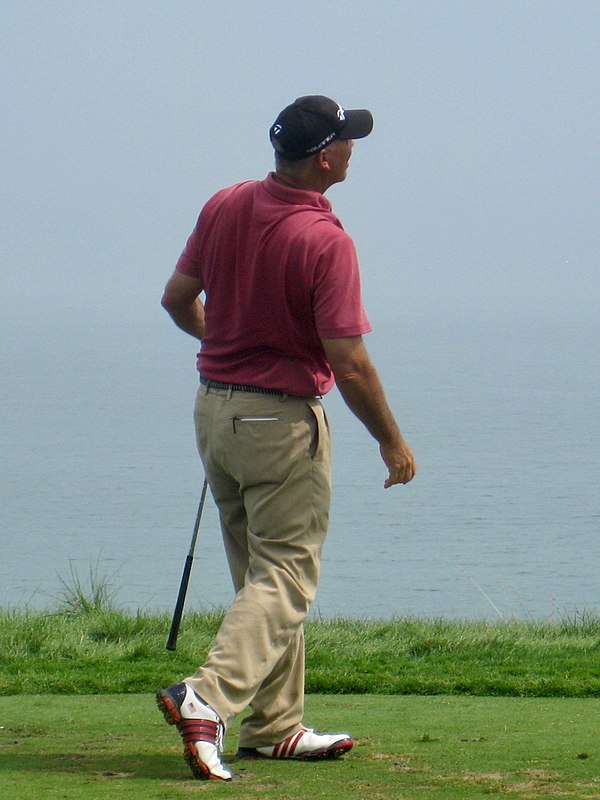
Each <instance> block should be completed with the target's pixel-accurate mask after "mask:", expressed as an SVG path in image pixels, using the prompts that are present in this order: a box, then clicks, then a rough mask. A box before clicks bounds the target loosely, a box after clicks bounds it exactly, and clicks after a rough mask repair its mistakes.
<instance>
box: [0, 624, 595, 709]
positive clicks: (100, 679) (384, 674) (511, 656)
mask: <svg viewBox="0 0 600 800" xmlns="http://www.w3.org/2000/svg"><path fill="white" fill-rule="evenodd" d="M220 619H221V614H220V613H202V614H189V615H187V616H186V618H185V619H184V623H183V627H182V630H181V633H180V638H179V643H178V648H177V651H176V652H175V653H171V652H168V651H166V650H165V642H166V639H167V633H168V629H169V624H170V619H169V617H168V616H167V615H149V614H141V613H140V614H136V615H131V614H127V613H125V612H122V611H118V610H112V609H95V608H90V609H85V610H79V611H60V612H48V613H42V612H6V611H0V694H2V695H11V694H17V693H26V694H40V693H65V694H96V693H109V694H114V693H117V694H123V693H145V692H151V691H152V690H153V689H155V688H156V687H157V686H160V685H166V684H169V683H172V682H173V681H174V680H175V679H179V678H181V677H183V676H186V675H188V674H190V673H191V672H193V671H194V669H195V668H196V666H197V665H198V663H199V662H201V661H202V659H203V657H204V655H205V653H206V651H207V649H208V647H209V645H210V642H211V640H212V638H213V636H214V634H215V632H216V630H217V628H218V626H219V622H220ZM306 663H307V674H306V689H307V692H308V693H327V694H389V695H391V694H423V695H426V694H431V695H435V694H438V695H439V694H444V695H457V694H470V695H480V696H485V695H496V696H521V697H527V696H529V697H561V696H562V697H594V696H596V697H597V696H600V619H599V618H597V617H592V616H581V617H576V618H571V619H564V620H561V621H555V622H547V623H543V624H542V623H532V622H517V621H503V622H496V623H484V622H456V621H446V620H438V621H427V620H421V619H396V620H387V621H370V622H369V621H357V620H332V621H318V622H317V621H311V622H309V623H308V624H307V626H306Z"/></svg>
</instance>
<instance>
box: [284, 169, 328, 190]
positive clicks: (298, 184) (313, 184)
mask: <svg viewBox="0 0 600 800" xmlns="http://www.w3.org/2000/svg"><path fill="white" fill-rule="evenodd" d="M273 177H274V178H275V180H276V181H278V182H279V183H282V184H283V185H284V186H289V187H290V188H292V189H302V190H304V191H308V192H319V194H325V192H326V191H327V189H328V188H329V186H328V185H327V184H325V183H324V181H323V179H322V178H321V180H319V178H318V176H315V175H310V174H308V175H293V176H292V175H288V174H287V173H284V172H278V171H277V170H276V171H275V172H274V173H273Z"/></svg>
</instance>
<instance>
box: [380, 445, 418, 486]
mask: <svg viewBox="0 0 600 800" xmlns="http://www.w3.org/2000/svg"><path fill="white" fill-rule="evenodd" d="M379 452H380V453H381V457H382V459H383V461H384V463H385V465H386V466H387V468H388V470H389V475H388V477H387V478H386V480H385V482H384V484H383V486H384V488H385V489H389V488H390V486H394V485H395V484H397V483H408V482H409V481H412V479H413V478H414V477H415V475H416V473H417V465H416V464H415V457H414V456H413V454H412V450H411V449H410V447H409V446H408V445H407V444H406V442H405V441H402V442H401V444H400V445H399V446H398V447H387V446H385V445H380V447H379Z"/></svg>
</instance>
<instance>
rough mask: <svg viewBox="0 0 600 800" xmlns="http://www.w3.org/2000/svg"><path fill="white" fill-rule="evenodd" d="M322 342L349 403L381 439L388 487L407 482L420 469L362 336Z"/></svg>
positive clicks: (368, 428) (378, 439)
mask: <svg viewBox="0 0 600 800" xmlns="http://www.w3.org/2000/svg"><path fill="white" fill-rule="evenodd" d="M321 342H322V344H323V349H324V350H325V356H326V357H327V360H328V361H329V364H330V365H331V368H332V370H333V374H334V375H335V380H336V383H337V385H338V388H339V390H340V392H341V394H342V397H343V398H344V400H345V401H346V404H347V406H348V407H349V408H350V410H351V411H352V413H353V414H354V415H355V416H356V417H358V419H359V420H360V421H361V422H362V423H363V424H364V425H365V427H366V428H367V430H368V431H369V433H371V435H372V436H373V437H374V438H375V439H376V440H377V441H378V442H379V452H380V453H381V457H382V459H383V461H384V463H385V465H386V466H387V468H388V470H389V475H388V477H387V479H386V481H385V483H384V486H385V488H386V489H387V488H388V487H390V486H393V485H394V484H396V483H408V482H409V481H411V480H412V479H413V478H414V476H415V473H416V471H417V467H416V464H415V459H414V456H413V454H412V451H411V449H410V447H409V446H408V445H407V444H406V442H405V441H404V439H403V437H402V434H401V433H400V428H399V427H398V424H397V423H396V420H395V419H394V415H393V414H392V412H391V409H390V407H389V406H388V404H387V400H386V399H385V393H384V390H383V386H382V384H381V380H380V379H379V376H378V374H377V371H376V370H375V367H374V366H373V364H372V363H371V360H370V358H369V354H368V353H367V349H366V347H365V345H364V342H363V340H362V336H348V337H343V338H340V339H321Z"/></svg>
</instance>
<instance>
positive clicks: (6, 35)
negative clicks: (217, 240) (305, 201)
mask: <svg viewBox="0 0 600 800" xmlns="http://www.w3.org/2000/svg"><path fill="white" fill-rule="evenodd" d="M0 29H1V30H2V47H1V50H0V52H1V58H2V62H3V64H2V72H1V77H0V81H1V87H2V108H3V113H2V122H1V123H0V124H1V126H2V143H3V147H2V152H3V155H2V162H3V163H2V189H3V191H2V220H1V225H2V261H3V265H2V270H3V280H2V286H3V289H2V293H1V296H0V309H2V312H3V318H4V320H5V323H6V321H7V319H11V320H12V319H13V317H14V316H17V317H18V318H19V319H20V324H21V325H23V326H26V325H27V324H28V323H32V324H33V323H34V322H35V321H36V320H39V319H41V318H43V319H46V318H47V317H48V318H53V319H55V320H56V319H61V320H64V321H65V322H66V323H68V321H69V319H70V317H71V315H72V317H73V320H75V319H76V318H79V317H80V316H81V313H80V312H83V314H84V315H90V316H91V317H92V318H93V315H94V314H96V313H97V314H101V315H102V316H103V318H104V317H105V316H106V314H108V315H109V317H111V316H114V317H115V318H117V317H123V315H125V316H129V315H132V314H135V315H136V318H139V317H140V316H141V318H142V319H145V318H146V317H147V318H148V319H150V318H152V319H154V317H155V316H156V318H158V316H159V315H160V313H161V312H160V310H159V309H158V307H157V302H158V297H159V296H160V292H161V290H162V286H163V284H164V282H165V280H166V278H167V277H168V274H169V273H170V271H171V269H172V267H173V265H174V263H175V260H176V258H177V256H178V254H179V252H180V250H181V248H182V247H183V244H184V242H185V238H186V237H187V235H188V233H189V231H190V230H191V228H192V226H193V224H194V222H195V219H196V216H197V213H198V211H199V208H200V206H201V205H202V203H203V202H204V201H205V200H206V199H207V197H208V196H209V195H210V194H211V193H212V192H213V191H214V190H216V189H217V188H219V187H221V186H222V185H227V184H229V183H232V182H235V181H237V180H240V179H245V178H253V177H256V178H261V177H263V176H264V175H265V174H266V172H267V171H268V170H269V169H270V168H271V165H272V151H271V148H270V145H269V142H268V137H267V130H268V128H269V126H270V124H271V122H272V121H273V119H274V118H275V116H276V115H277V113H278V111H279V110H280V109H281V108H282V107H283V106H284V105H287V104H288V103H289V102H291V101H292V100H293V99H294V98H295V97H297V96H299V95H302V94H307V93H310V94H312V93H323V94H328V95H330V96H332V97H333V98H334V99H336V100H337V101H339V102H340V103H342V105H345V106H347V107H350V108H351V107H367V108H369V109H370V110H371V111H372V112H373V115H374V118H375V129H374V132H373V134H372V135H371V136H370V137H369V138H368V139H366V140H363V141H361V142H359V143H358V144H357V146H356V148H355V150H354V156H353V161H352V165H351V171H350V175H349V178H348V180H347V181H346V183H345V184H343V185H338V186H336V187H334V188H333V189H332V190H331V191H330V194H329V197H330V199H331V200H332V202H333V203H334V208H335V210H336V211H337V213H338V214H339V216H340V217H341V219H342V221H343V222H344V224H345V226H346V228H347V229H348V230H349V232H350V233H351V234H352V235H353V237H354V239H355V241H356V243H357V246H358V250H359V255H360V259H361V264H362V269H363V274H364V278H363V284H364V292H365V296H366V299H367V302H368V306H369V311H370V314H371V316H372V317H375V318H376V319H377V318H378V317H379V316H381V319H382V320H383V319H385V320H386V325H387V324H388V322H387V321H388V320H391V321H392V324H393V319H394V315H398V320H399V321H400V320H402V319H404V318H405V317H411V318H412V317H415V316H416V317H419V316H423V317H424V318H427V317H428V316H431V315H436V314H444V313H446V312H447V311H448V310H452V309H453V308H458V309H459V310H461V311H463V310H464V312H466V313H471V312H472V313H477V314H479V313H483V314H486V313H488V311H489V312H494V313H495V311H496V309H498V310H500V311H503V310H505V309H507V308H509V309H513V310H514V309H516V310H519V309H523V308H525V309H527V308H532V309H533V308H537V307H538V306H539V307H549V308H556V310H557V312H558V311H559V310H560V309H561V308H563V307H566V308H567V309H568V310H569V311H568V313H575V314H579V313H590V312H592V313H594V312H595V311H596V310H597V301H598V296H599V289H598V279H597V272H598V253H599V246H598V245H599V243H600V234H599V224H598V223H599V221H600V203H599V189H600V181H599V177H600V170H599V144H600V125H599V120H600V107H599V105H600V100H599V98H600V91H599V89H600V85H599V78H600V3H598V2H597V1H596V0H593V1H591V2H586V1H585V0H584V1H579V0H569V2H559V1H558V0H546V2H530V1H528V0H525V1H521V2H512V1H508V2H503V1H502V0H494V1H493V2H492V1H491V0H490V1H489V2H488V1H487V0H480V1H479V2H476V1H475V0H462V1H461V0H452V1H450V0H429V1H427V0H426V1H423V0H418V1H417V0H415V1H414V2H413V0H411V1H410V2H402V0H370V2H368V3H366V2H355V1H354V0H349V2H331V1H330V2H327V3H321V2H313V0H303V2H291V1H290V2H282V1H281V0H278V2H272V0H254V1H253V2H242V1H241V0H236V1H231V0H229V1H228V0H215V1H214V2H213V1H212V0H196V2H191V0H190V1H189V2H182V1H181V0H169V1H168V2H162V1H159V0H147V1H146V2H139V1H138V2H131V0H118V2H117V1H116V0H99V2H94V3H92V2H85V1H84V0H78V1H75V0H73V2H63V1H61V0H54V1H53V2H27V0H18V2H15V1H14V0H5V2H3V3H2V9H1V10H0ZM13 312H16V313H13ZM565 313H567V312H565ZM11 324H12V323H11ZM161 324H162V321H161ZM3 329H4V331H5V333H6V331H7V330H8V329H9V328H8V325H6V327H5V325H4V324H3ZM11 330H14V329H12V328H11Z"/></svg>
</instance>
